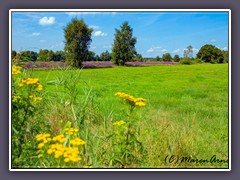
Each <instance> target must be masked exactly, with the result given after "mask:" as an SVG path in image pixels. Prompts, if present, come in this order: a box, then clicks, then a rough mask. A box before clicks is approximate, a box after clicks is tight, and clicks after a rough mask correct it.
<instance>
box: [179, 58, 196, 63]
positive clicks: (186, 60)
mask: <svg viewBox="0 0 240 180" xmlns="http://www.w3.org/2000/svg"><path fill="white" fill-rule="evenodd" d="M179 63H180V64H187V65H191V64H193V63H194V62H193V61H192V60H190V59H188V58H183V59H182V60H180V61H179Z"/></svg>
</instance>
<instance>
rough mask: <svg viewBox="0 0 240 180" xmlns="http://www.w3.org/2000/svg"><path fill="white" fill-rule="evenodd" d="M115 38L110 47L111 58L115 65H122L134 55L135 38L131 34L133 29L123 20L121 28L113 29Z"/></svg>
mask: <svg viewBox="0 0 240 180" xmlns="http://www.w3.org/2000/svg"><path fill="white" fill-rule="evenodd" d="M115 31H116V33H115V40H114V44H113V47H112V59H113V62H114V63H115V64H117V65H124V64H125V62H127V61H132V60H133V57H134V55H136V50H135V44H136V42H137V39H136V38H135V37H132V36H133V29H132V28H131V27H130V26H129V25H128V22H124V23H123V24H122V26H121V29H120V30H118V29H115Z"/></svg>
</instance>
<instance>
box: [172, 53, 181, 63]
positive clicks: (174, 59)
mask: <svg viewBox="0 0 240 180" xmlns="http://www.w3.org/2000/svg"><path fill="white" fill-rule="evenodd" d="M173 61H174V62H179V61H180V57H179V55H177V54H175V55H174V57H173Z"/></svg>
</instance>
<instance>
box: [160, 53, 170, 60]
mask: <svg viewBox="0 0 240 180" xmlns="http://www.w3.org/2000/svg"><path fill="white" fill-rule="evenodd" d="M162 59H163V61H168V62H170V61H172V57H171V54H170V53H166V54H163V56H162Z"/></svg>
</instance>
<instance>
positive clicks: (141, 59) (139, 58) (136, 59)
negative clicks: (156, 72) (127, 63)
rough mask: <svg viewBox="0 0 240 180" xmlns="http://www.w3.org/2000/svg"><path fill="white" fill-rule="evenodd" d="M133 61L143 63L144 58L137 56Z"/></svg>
mask: <svg viewBox="0 0 240 180" xmlns="http://www.w3.org/2000/svg"><path fill="white" fill-rule="evenodd" d="M133 61H140V62H142V61H143V57H142V55H141V54H137V55H136V56H135V57H134V58H133Z"/></svg>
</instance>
